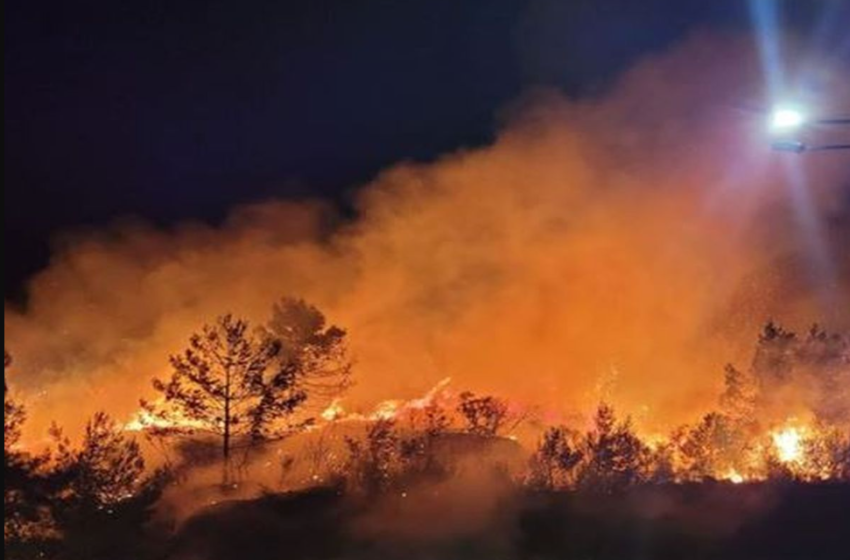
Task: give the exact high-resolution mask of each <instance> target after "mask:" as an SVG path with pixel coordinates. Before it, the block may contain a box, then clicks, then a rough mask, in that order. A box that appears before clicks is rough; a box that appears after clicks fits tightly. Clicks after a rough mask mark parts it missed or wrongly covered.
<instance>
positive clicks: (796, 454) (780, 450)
mask: <svg viewBox="0 0 850 560" xmlns="http://www.w3.org/2000/svg"><path fill="white" fill-rule="evenodd" d="M771 437H772V439H773V445H774V447H775V448H776V452H777V455H778V458H779V460H780V461H781V462H782V463H786V464H788V463H800V462H802V461H803V459H804V457H805V452H804V448H803V443H804V441H805V433H804V430H803V429H801V428H797V427H789V428H785V429H783V430H780V431H778V432H774V433H773V434H771Z"/></svg>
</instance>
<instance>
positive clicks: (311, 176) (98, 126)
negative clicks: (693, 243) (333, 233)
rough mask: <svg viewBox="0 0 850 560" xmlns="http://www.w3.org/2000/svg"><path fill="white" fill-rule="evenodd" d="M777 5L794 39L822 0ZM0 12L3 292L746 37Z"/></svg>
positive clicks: (389, 6) (590, 20)
mask: <svg viewBox="0 0 850 560" xmlns="http://www.w3.org/2000/svg"><path fill="white" fill-rule="evenodd" d="M838 1H840V0H838ZM785 4H794V5H795V6H797V8H795V9H794V10H792V9H790V8H787V6H786V9H785V11H784V16H785V18H786V25H788V26H790V27H795V28H800V29H807V28H810V27H811V26H813V25H815V24H816V23H817V18H818V17H819V16H820V14H822V13H823V8H824V6H825V5H826V4H828V2H793V3H789V2H786V3H785ZM801 6H808V8H806V7H801ZM812 6H817V8H816V9H814V8H812ZM5 12H6V23H5V27H6V55H5V74H6V76H5V78H6V80H5V167H4V176H5V177H4V178H5V185H6V199H5V202H6V205H5V219H4V235H5V263H4V264H5V266H6V273H5V275H4V282H5V288H4V289H5V294H6V296H7V297H19V296H20V294H21V290H22V285H23V283H24V281H25V279H26V278H27V277H28V276H29V275H31V274H32V273H33V272H35V271H37V270H38V269H39V268H41V267H43V266H44V265H45V264H46V262H47V259H48V257H49V244H50V240H51V239H52V238H53V236H55V234H57V233H58V232H62V231H68V230H73V229H75V228H80V227H98V226H102V225H105V224H108V223H109V222H110V221H112V220H114V219H117V218H120V217H124V216H138V217H141V218H144V219H146V220H149V221H152V222H155V223H158V224H162V225H167V224H172V223H175V222H179V221H182V220H186V219H202V220H205V221H209V222H213V223H214V222H216V221H217V220H220V219H221V218H222V216H224V215H225V214H226V213H227V211H228V209H229V208H231V207H232V206H234V205H236V204H239V203H244V202H251V201H256V200H260V199H265V198H270V197H315V196H322V197H326V198H333V199H335V200H337V201H338V202H339V204H340V205H341V207H343V208H345V205H346V203H347V202H348V201H350V195H351V192H352V191H353V190H354V189H356V187H357V186H358V185H359V184H362V183H363V182H365V181H367V180H368V179H369V178H370V177H371V176H373V175H374V174H375V173H376V172H377V171H379V170H380V169H381V168H383V167H385V166H387V165H388V164H391V163H393V162H395V161H398V160H402V159H417V160H427V159H429V158H433V157H435V156H437V155H438V154H441V153H445V152H448V151H451V150H454V149H457V148H459V147H462V146H474V145H480V144H483V143H486V142H487V141H488V140H489V139H491V138H492V136H493V134H494V132H495V130H496V128H497V126H498V116H499V113H500V110H502V109H503V108H504V107H505V106H506V105H508V104H509V103H510V102H511V101H512V100H515V99H517V98H518V97H519V96H520V95H521V94H522V92H523V91H525V90H527V89H528V88H529V87H532V86H535V85H546V86H553V87H557V88H560V89H562V90H563V91H565V92H567V93H568V94H570V95H592V94H593V93H594V92H596V91H599V90H600V89H601V88H604V87H605V85H606V84H607V83H609V82H610V80H611V79H612V78H613V77H615V76H616V75H617V74H618V73H619V72H620V71H622V70H623V69H624V68H626V67H627V66H628V65H629V64H631V63H632V62H634V61H635V60H636V59H638V58H639V57H641V56H644V55H646V54H649V53H651V52H654V51H658V50H661V49H664V48H665V47H667V46H669V45H670V44H672V43H674V42H676V41H677V40H680V39H682V38H683V37H684V36H686V35H687V34H688V33H689V32H691V31H693V30H694V29H696V28H703V27H708V28H713V29H731V30H747V29H749V28H750V21H749V12H748V2H746V1H744V0H730V1H719V0H712V1H706V0H667V1H661V0H643V1H640V2H637V1H635V0H614V1H610V0H606V1H599V0H573V1H558V0H537V1H530V0H526V1H522V0H463V1H460V0H371V1H359V0H340V1H332V0H297V1H296V0H288V1H280V0H276V1H259V0H255V1H243V2H236V1H230V2H221V1H212V2H200V1H195V0H181V1H179V2H174V1H173V0H171V1H162V0H147V1H137V2H116V1H114V0H113V1H109V2H106V1H96V2H93V1H82V2H68V1H59V0H45V1H41V2H24V1H18V2H12V3H9V4H8V5H7V6H6V7H5Z"/></svg>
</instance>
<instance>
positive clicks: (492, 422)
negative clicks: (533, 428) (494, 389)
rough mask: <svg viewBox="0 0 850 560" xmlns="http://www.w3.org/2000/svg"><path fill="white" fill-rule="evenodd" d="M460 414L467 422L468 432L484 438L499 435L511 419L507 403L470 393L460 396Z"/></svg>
mask: <svg viewBox="0 0 850 560" xmlns="http://www.w3.org/2000/svg"><path fill="white" fill-rule="evenodd" d="M458 412H459V413H460V414H461V416H462V417H463V418H464V420H465V421H466V431H467V432H469V433H470V434H474V435H477V436H484V437H494V436H497V435H499V434H500V433H501V431H502V430H503V429H504V428H505V427H506V425H507V423H508V421H509V419H510V416H509V413H508V405H507V403H505V402H504V401H502V400H500V399H497V398H496V397H491V396H486V397H478V396H476V395H475V394H473V393H470V392H465V393H463V394H461V395H460V404H459V405H458Z"/></svg>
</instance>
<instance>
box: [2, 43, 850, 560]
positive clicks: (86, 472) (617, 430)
mask: <svg viewBox="0 0 850 560" xmlns="http://www.w3.org/2000/svg"><path fill="white" fill-rule="evenodd" d="M741 53H749V54H748V55H747V56H744V55H742V54H741ZM728 60H739V61H741V62H740V64H738V65H729V64H727V61H728ZM756 61H757V57H756V56H755V55H753V53H752V52H751V51H750V50H749V48H748V47H745V46H742V45H741V44H740V43H738V42H736V41H732V40H726V38H724V40H722V41H718V40H717V39H712V38H706V37H698V38H696V39H693V40H691V41H690V42H688V43H687V44H686V45H683V46H682V47H680V49H679V50H678V51H677V52H674V53H672V54H667V55H660V56H658V57H655V58H653V59H651V60H648V61H645V62H643V63H641V64H640V65H639V66H638V67H637V68H635V69H634V70H632V71H631V72H629V73H628V74H627V75H626V76H624V77H623V79H622V80H621V82H620V83H619V84H617V85H616V86H615V87H614V88H612V90H611V91H610V92H609V93H607V94H606V95H605V96H603V97H600V98H598V99H588V100H583V101H575V100H572V101H571V100H565V99H562V98H560V97H558V96H553V95H549V94H544V95H541V96H540V97H538V98H535V99H534V100H533V101H531V102H529V103H528V105H529V106H528V107H525V108H524V109H522V110H518V111H517V112H518V113H519V116H517V117H516V118H515V120H514V121H512V122H511V123H510V124H509V125H508V126H507V128H506V130H505V131H504V132H503V133H502V134H501V135H500V136H499V138H498V139H497V140H496V141H495V142H494V144H493V145H492V146H488V147H485V148H481V149H478V150H470V151H468V152H463V153H459V154H454V155H452V156H449V157H446V158H443V159H441V160H439V161H437V162H434V163H431V164H404V165H399V166H397V167H395V168H393V169H391V170H388V171H387V172H385V173H383V174H382V175H381V176H380V177H378V178H377V179H376V180H375V182H374V184H372V185H370V186H369V187H367V188H365V189H364V191H363V193H362V194H361V195H360V196H359V198H358V211H359V214H358V218H357V220H355V221H354V222H353V223H351V222H345V221H343V220H342V219H341V218H339V217H338V216H334V215H333V213H332V212H330V211H329V210H328V208H327V206H326V205H324V204H320V203H316V204H305V205H296V204H291V203H279V202H270V203H267V204H261V205H255V206H251V207H249V208H245V209H240V210H238V211H236V212H235V213H234V215H233V216H232V217H231V218H230V219H229V220H227V221H226V223H224V224H223V225H221V227H219V228H212V227H206V226H199V225H191V226H185V227H182V228H178V229H176V230H175V231H171V232H162V231H156V230H153V229H152V228H148V227H146V226H138V225H129V226H127V225H122V226H117V227H116V228H114V229H113V230H110V231H108V232H106V233H102V234H91V235H82V236H79V237H77V238H75V239H73V240H71V242H67V243H65V244H64V245H63V246H62V248H61V249H60V250H59V251H58V253H57V254H56V256H55V258H54V261H53V263H52V264H51V266H50V267H49V268H48V269H47V270H45V271H44V272H43V273H41V274H40V275H39V276H38V277H37V278H35V279H34V280H33V283H32V286H31V289H30V293H29V299H28V301H27V302H26V305H25V306H23V307H18V306H14V305H7V307H6V327H7V346H8V347H9V351H10V352H11V353H12V354H13V355H14V357H15V361H14V363H13V362H12V360H11V358H7V360H6V365H7V369H8V374H9V378H10V382H11V389H8V388H7V390H6V393H5V406H4V412H5V414H4V416H5V420H4V428H5V430H4V431H5V445H4V455H5V461H6V467H5V479H4V486H5V512H6V516H5V544H6V546H5V548H6V552H7V554H9V556H10V557H11V558H16V559H22V560H24V559H26V560H28V559H30V558H55V559H59V560H72V559H73V560H77V559H79V560H99V559H103V560H116V559H117V558H120V559H122V560H132V559H140V560H147V559H148V558H168V559H169V560H172V559H173V560H185V559H191V560H195V559H198V558H201V559H203V560H207V559H219V558H222V559H226V560H232V559H233V558H236V557H252V558H253V557H256V558H265V557H272V558H276V557H281V556H287V554H288V553H290V552H291V557H293V558H299V559H300V558H310V559H311V560H313V559H315V558H321V559H338V558H372V559H373V558H388V559H389V558H397V557H416V556H413V555H410V556H405V554H404V553H405V552H406V551H410V550H413V551H417V550H419V548H417V546H418V545H417V546H414V545H411V544H410V543H411V542H413V543H419V541H418V540H417V539H419V538H420V537H422V536H423V535H424V536H425V537H426V538H427V540H429V543H430V542H434V543H439V544H440V546H442V545H444V544H445V543H446V541H452V539H453V538H454V537H458V540H457V542H460V543H462V546H461V545H458V546H460V548H461V550H460V551H458V552H457V554H456V555H454V556H452V555H446V556H440V555H439V554H436V553H435V554H433V555H431V556H425V557H429V558H441V557H445V558H455V557H458V558H469V557H473V558H475V557H486V558H515V557H516V558H523V559H525V558H540V559H548V558H550V557H551V558H559V559H562V558H570V557H575V558H591V557H592V558H605V559H607V558H617V559H622V558H624V557H628V556H627V555H625V554H624V553H623V550H631V551H632V552H633V550H634V549H622V550H621V549H616V548H614V549H611V550H607V551H606V552H605V553H604V554H600V553H598V549H597V548H594V547H593V546H594V545H593V543H596V544H598V542H608V541H607V540H606V539H608V537H609V536H610V535H611V534H615V535H621V534H623V533H624V531H620V529H621V528H622V527H623V526H626V525H627V523H626V522H625V521H624V520H623V516H626V515H633V516H634V517H635V518H636V519H639V520H640V521H641V523H642V524H641V525H640V527H641V529H640V530H634V531H631V532H626V533H628V534H632V535H634V534H638V533H639V534H641V535H642V534H643V532H642V531H643V529H644V528H645V527H647V526H649V525H648V524H649V523H650V521H648V520H651V521H652V522H653V523H656V522H657V523H658V525H659V526H661V527H669V524H670V523H672V522H671V521H670V519H671V518H675V519H683V520H686V521H688V522H691V521H693V522H694V524H695V526H696V529H695V530H693V533H694V534H698V535H699V534H702V532H709V533H710V532H712V531H715V530H719V531H721V532H722V533H723V535H724V536H726V535H728V534H732V533H734V531H735V530H736V529H738V528H739V527H740V526H742V525H743V524H744V518H747V519H749V518H752V517H758V516H759V515H762V514H764V511H765V510H766V509H769V507H768V506H769V505H770V504H771V503H772V502H771V496H772V495H773V492H774V491H776V492H782V491H786V490H777V489H788V488H792V490H788V491H789V492H792V493H794V492H796V493H795V494H793V497H794V498H795V499H796V498H797V497H800V499H801V500H803V501H805V499H806V497H807V496H815V497H816V498H817V500H819V502H818V504H827V503H831V502H830V500H831V497H834V496H836V495H838V496H840V497H841V499H842V500H843V499H844V497H845V495H846V494H844V492H846V490H844V485H845V484H846V483H847V482H850V338H848V337H850V331H848V329H850V322H848V321H850V316H848V314H847V310H848V309H850V307H848V306H847V304H848V302H850V290H848V286H850V261H848V260H847V259H846V255H840V254H839V255H837V256H835V258H834V259H832V260H830V258H831V257H833V255H831V253H830V252H829V251H827V250H824V251H816V250H814V249H823V248H824V247H827V248H828V247H829V246H830V244H831V246H836V247H840V246H842V242H845V243H844V245H843V246H844V247H847V246H850V243H846V241H847V240H850V236H848V232H850V226H848V223H850V217H848V216H847V215H846V210H841V208H842V206H841V204H840V200H842V197H846V194H847V193H846V191H847V189H846V186H847V183H846V166H845V165H842V164H837V165H836V164H831V163H823V164H821V165H819V167H817V168H816V169H814V168H808V167H805V168H804V167H801V168H800V169H797V171H798V172H799V174H798V175H799V176H804V175H805V176H807V177H808V179H809V183H807V184H806V185H804V187H806V189H807V190H806V192H807V193H809V194H810V195H811V199H810V200H807V201H806V202H807V203H808V204H810V207H809V208H807V210H809V211H811V213H812V214H817V216H830V219H829V220H823V228H822V229H819V230H818V231H806V232H801V231H800V228H801V227H802V226H800V224H801V223H804V224H805V226H810V225H811V223H812V222H813V221H815V222H816V221H817V220H811V219H810V218H811V215H810V214H805V215H804V216H802V217H801V213H800V212H801V210H800V208H799V203H800V196H799V193H798V192H797V191H794V193H793V194H792V195H788V192H789V191H787V190H785V189H784V187H787V186H789V185H788V184H787V181H786V179H785V177H786V175H787V173H786V171H787V168H784V167H782V166H777V165H776V164H775V163H774V162H771V161H770V160H769V159H768V158H769V155H766V154H765V149H764V146H763V142H762V140H763V138H761V137H759V139H758V140H757V141H755V142H753V137H754V134H755V133H754V132H753V127H752V123H749V125H743V124H735V125H730V124H729V123H728V120H729V119H720V118H718V113H719V112H720V111H721V110H720V109H718V106H719V105H723V104H725V105H726V106H731V105H732V104H733V103H735V102H737V101H738V100H740V99H742V98H753V97H757V98H763V97H765V95H764V94H763V92H762V91H761V90H760V89H758V88H757V86H754V85H753V84H754V83H755V82H759V83H760V80H759V79H757V78H755V79H754V76H755V77H758V76H759V72H758V70H757V68H758V66H757V62H756ZM808 62H809V64H814V62H812V61H811V60H810V61H808ZM824 65H825V66H826V63H824ZM693 68H700V69H701V73H700V76H699V80H696V79H695V78H694V77H693V74H692V72H691V69H693ZM823 74H824V75H826V76H835V78H834V80H835V82H836V83H835V84H830V87H831V89H832V90H834V91H836V92H838V96H839V97H840V98H850V85H848V84H847V83H846V79H845V78H846V76H845V74H844V73H841V72H826V71H825V72H823ZM739 120H740V119H739ZM721 122H724V124H722V125H721V124H719V123H721ZM759 134H760V132H759ZM801 165H802V164H801ZM804 171H805V172H806V173H804ZM792 186H794V187H799V185H792ZM801 239H805V240H806V241H809V240H812V239H815V240H817V242H818V243H820V242H822V243H823V246H820V245H819V246H818V247H816V248H814V249H813V247H811V246H810V245H808V244H807V242H803V241H801ZM813 254H814V255H815V256H818V257H819V256H821V255H824V254H825V255H827V257H830V258H827V259H824V260H827V261H829V262H828V263H827V264H828V265H829V266H820V265H823V264H824V263H823V262H821V261H819V262H812V259H811V258H810V257H811V256H812V255H813ZM842 257H843V258H842ZM832 261H834V262H832ZM813 269H814V270H817V274H812V273H811V270H813ZM813 276H818V278H817V279H812V277H813ZM281 294H288V295H292V296H295V297H294V298H289V297H288V298H285V299H283V300H278V298H280V296H281ZM302 297H303V298H304V299H303V300H302V299H300V298H302ZM274 301H279V303H278V304H276V305H272V302H274ZM308 301H309V302H314V303H307V302H308ZM270 305H271V310H270V309H269V307H270ZM228 311H230V312H232V313H231V314H227V312H228ZM222 313H225V314H223V315H222ZM770 317H777V318H779V319H781V323H782V324H784V325H794V326H795V328H799V326H800V325H805V324H811V322H812V321H813V320H814V319H816V318H817V319H820V320H822V321H823V324H824V326H823V327H821V326H814V327H812V328H810V329H809V330H806V331H800V332H793V331H792V330H787V329H786V327H783V326H782V325H781V324H780V322H769V323H767V324H766V325H765V322H766V321H767V320H768V318H770ZM328 318H331V320H329V319H328ZM334 323H338V324H340V325H344V326H345V329H342V328H340V327H337V326H335V324H334ZM193 333H194V334H193ZM754 339H755V340H754ZM753 342H755V343H754V344H753ZM169 356H170V359H169ZM727 362H732V363H731V364H729V365H726V366H725V369H724V364H726V363H727ZM12 366H14V367H12ZM140 399H141V402H140ZM102 409H105V412H104V411H103V410H102ZM106 413H108V414H106ZM54 419H56V420H59V421H61V423H62V424H63V426H65V428H66V429H67V432H63V431H62V430H60V429H59V428H58V427H55V426H53V427H52V428H50V429H48V427H49V426H51V425H52V422H53V420H54ZM48 432H49V434H50V435H49V437H48V436H46V435H45V434H47V433H48ZM695 489H696V490H695ZM703 491H705V492H707V493H709V494H710V497H708V498H705V501H701V500H700V499H697V498H695V497H694V496H695V495H696V496H697V497H699V496H700V494H699V493H700V492H703ZM715 498H716V500H717V501H712V500H715ZM838 501H839V502H841V500H838ZM718 502H720V505H718ZM705 503H708V506H706V507H708V508H709V509H710V508H712V507H715V506H716V507H717V513H716V515H714V516H713V517H714V518H713V519H712V520H710V521H706V520H705V519H703V517H700V515H699V513H700V512H699V511H697V510H701V509H702V506H703V505H704V504H705ZM635 504H638V505H635ZM671 504H672V505H671ZM694 504H696V505H694ZM730 504H733V505H734V507H733V505H730ZM766 504H767V505H766ZM739 505H740V508H741V509H735V508H736V507H738V506H739ZM680 506H681V507H680ZM844 506H846V503H844ZM724 508H726V509H724ZM813 509H814V510H815V511H823V512H824V515H826V514H828V513H829V512H831V511H833V510H829V509H828V508H826V507H825V506H824V508H823V509H822V510H821V507H820V505H816V506H815V507H814V508H813ZM727 510H728V511H733V512H734V515H733V514H732V513H730V514H728V515H727ZM742 511H743V513H741V512H742ZM806 511H811V510H806ZM600 512H601V513H600ZM739 514H740V515H739ZM588 516H589V517H588ZM281 518H282V519H285V523H280V524H277V521H276V520H278V519H281ZM589 518H592V520H593V522H592V523H591V522H589V521H588V522H587V523H585V524H582V523H584V522H583V521H582V520H586V519H589ZM718 518H719V519H718ZM644 522H646V523H645V524H643V523H644ZM718 526H719V527H720V528H719V529H718ZM565 527H566V528H568V529H569V530H566V529H565ZM594 527H612V529H611V533H604V534H600V535H597V534H596V533H594V532H593V531H594V529H593V528H594ZM706 527H708V528H706ZM806 527H807V530H808V528H810V527H808V526H806ZM689 530H690V529H689ZM254 531H265V532H264V533H262V534H263V538H262V539H261V538H259V537H257V538H256V539H254V538H249V537H248V536H249V535H254ZM476 531H477V532H487V533H488V534H489V535H490V536H491V537H492V536H493V535H498V536H500V537H501V538H504V539H509V538H515V539H516V541H517V542H512V543H511V546H515V547H518V549H521V550H522V553H521V554H520V553H518V552H517V553H515V551H514V550H513V549H512V550H511V551H510V552H509V553H507V552H505V551H504V550H502V549H498V550H492V549H490V548H487V547H483V548H477V547H476V545H475V544H474V543H476V542H478V541H476V540H475V539H474V538H473V537H471V536H470V535H475V534H477V533H476ZM585 533H586V534H589V535H591V536H590V537H588V538H589V539H590V540H589V541H582V538H583V537H582V534H585ZM688 534H689V535H690V534H691V533H688ZM812 534H815V533H812ZM223 535H227V538H228V539H229V540H227V542H226V543H224V544H222V543H221V540H220V539H223V538H224V537H223ZM304 535H311V539H312V540H311V541H310V542H309V543H307V542H306V541H305V538H306V537H305V536H304ZM317 535H318V536H317ZM540 535H545V537H546V538H547V539H551V540H552V542H557V543H560V544H558V545H557V546H555V547H554V548H552V549H551V550H550V551H541V550H537V549H536V548H535V547H536V546H537V543H538V542H539V540H537V537H539V536H540ZM565 535H568V536H569V537H570V538H572V539H575V542H562V541H561V540H559V539H565V538H566V537H565ZM597 536H598V538H597ZM541 538H542V537H541ZM635 538H638V537H635ZM695 538H696V537H695ZM264 539H265V540H264ZM524 539H525V540H524ZM378 541H380V542H381V543H384V544H386V543H390V544H388V545H387V546H389V547H390V549H389V551H388V550H385V549H383V548H381V547H380V546H378V545H374V543H375V542H378ZM497 541H499V539H496V538H490V539H487V542H488V543H490V544H492V543H497V544H498V542H497ZM591 541H592V543H591V544H587V546H585V544H586V543H587V542H591ZM615 541H616V539H615ZM452 542H455V541H452ZM499 542H501V541H499ZM671 542H672V543H674V544H675V543H677V542H679V541H677V540H676V538H675V537H671ZM269 543H271V544H269ZM334 543H342V544H339V546H340V547H344V546H350V548H349V549H341V550H338V549H335V548H334V546H335V545H334ZM582 543H585V544H582ZM308 545H309V546H308ZM372 545H374V548H370V546H372ZM228 546H229V547H230V548H228ZM381 546H383V544H382V545H381ZM405 546H409V547H410V548H405ZM446 546H449V545H446ZM466 546H468V547H469V548H464V547H466ZM560 546H563V547H564V548H563V549H561V548H558V547H560ZM671 546H674V545H671ZM675 546H684V545H681V543H679V544H676V545H675ZM675 546H674V548H675ZM275 547H278V548H275ZM299 547H300V548H299ZM791 549H792V548H789V550H791ZM269 550H274V552H275V554H277V553H278V552H280V554H279V556H270V552H269ZM561 550H567V551H569V554H567V553H564V554H559V552H560V551H561ZM677 550H679V552H680V554H678V555H673V556H669V557H672V558H682V557H692V555H691V554H690V552H692V551H691V550H690V548H689V547H685V550H684V551H682V550H681V549H677ZM794 550H796V549H794ZM248 551H256V553H255V554H254V556H251V554H250V553H249V552H248ZM553 551H554V552H553ZM284 552H286V553H287V554H284ZM722 552H723V551H722V550H721V551H719V552H718V554H719V555H718V556H713V557H720V558H732V557H733V556H723V554H722ZM228 554H229V556H228ZM417 554H418V552H417ZM287 557H289V556H287ZM420 557H421V556H420ZM648 557H652V556H651V555H650V556H648ZM659 557H661V556H659ZM707 557H712V556H707ZM744 557H745V558H764V557H771V558H773V557H774V556H770V555H767V556H765V555H761V556H759V555H757V554H750V555H749V556H746V555H745V556H744ZM815 557H817V556H816V555H813V556H811V558H815ZM700 558H702V557H700Z"/></svg>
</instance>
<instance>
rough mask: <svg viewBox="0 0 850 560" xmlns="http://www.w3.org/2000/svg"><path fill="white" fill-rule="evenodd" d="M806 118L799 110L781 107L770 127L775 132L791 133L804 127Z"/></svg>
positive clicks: (772, 117)
mask: <svg viewBox="0 0 850 560" xmlns="http://www.w3.org/2000/svg"><path fill="white" fill-rule="evenodd" d="M805 122H806V117H805V115H804V114H803V113H802V111H800V110H799V109H794V108H791V107H779V108H778V109H776V110H775V111H774V112H773V114H772V115H771V118H770V127H771V129H773V130H774V131H777V132H780V131H791V130H795V129H797V128H800V127H801V126H803V124H804V123H805Z"/></svg>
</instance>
